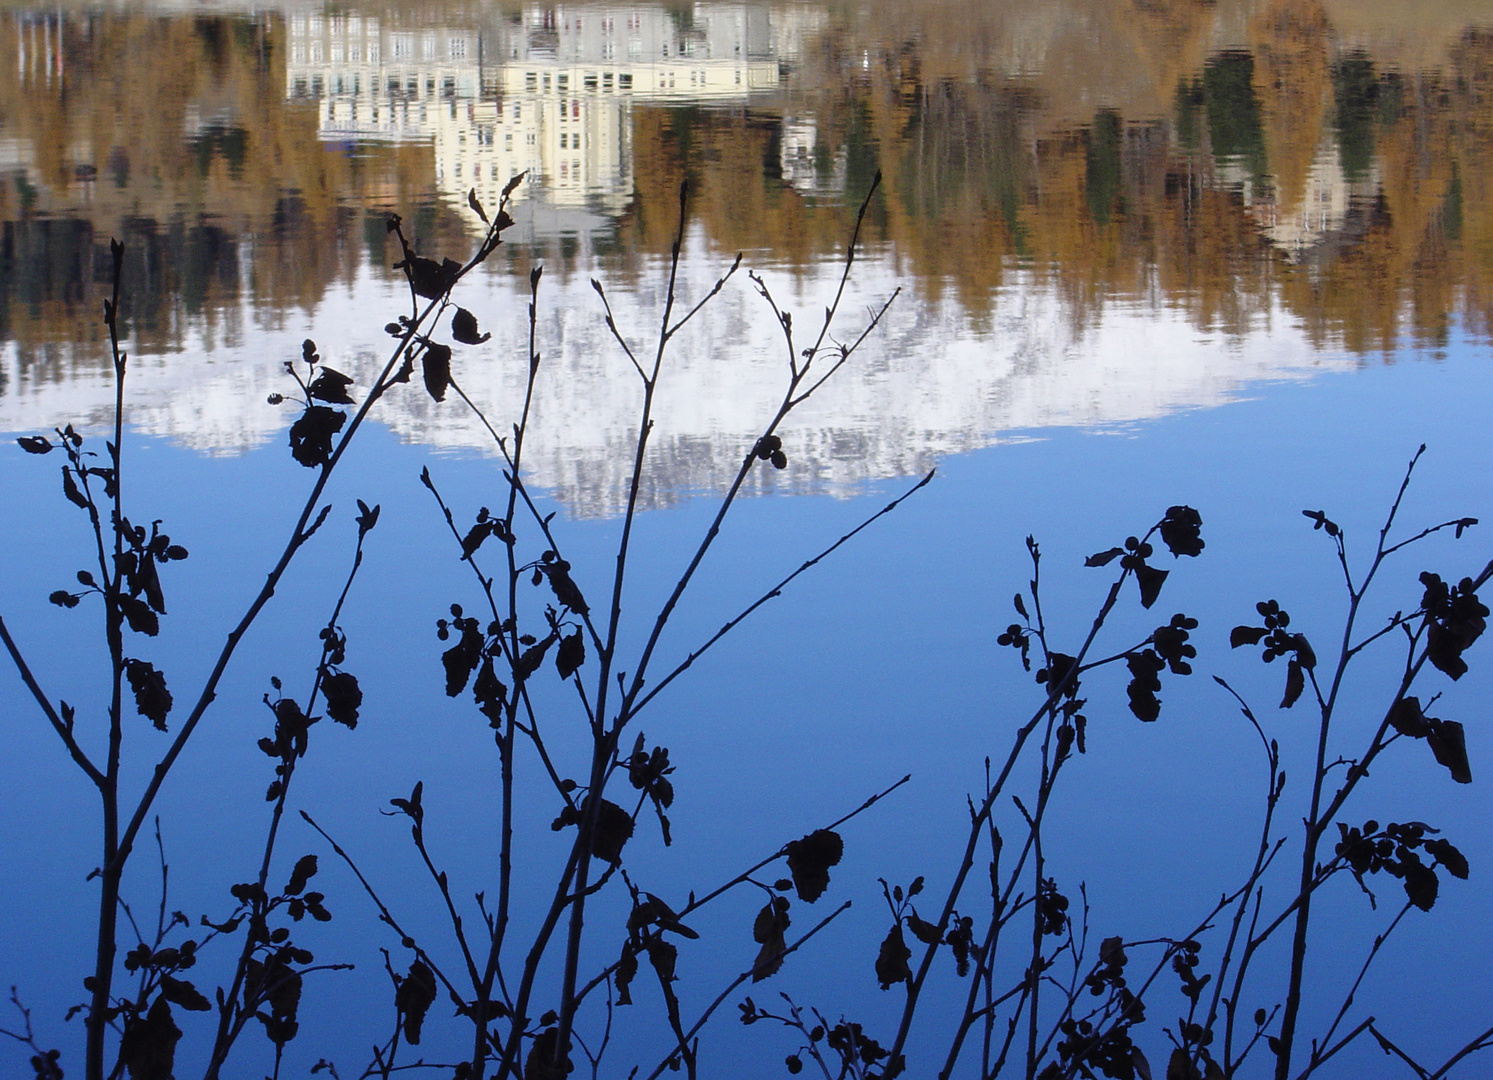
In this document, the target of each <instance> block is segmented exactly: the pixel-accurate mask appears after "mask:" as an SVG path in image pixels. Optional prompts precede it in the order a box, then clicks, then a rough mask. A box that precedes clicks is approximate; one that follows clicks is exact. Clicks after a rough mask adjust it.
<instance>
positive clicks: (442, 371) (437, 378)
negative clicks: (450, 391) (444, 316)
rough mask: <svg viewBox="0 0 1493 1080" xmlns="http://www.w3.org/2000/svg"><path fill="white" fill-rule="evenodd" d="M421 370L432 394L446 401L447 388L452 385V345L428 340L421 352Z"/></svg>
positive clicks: (428, 390)
mask: <svg viewBox="0 0 1493 1080" xmlns="http://www.w3.org/2000/svg"><path fill="white" fill-rule="evenodd" d="M420 371H421V374H422V375H423V376H424V378H425V389H426V391H427V392H429V394H430V396H431V397H432V398H434V399H435V400H436V401H445V400H446V388H447V387H449V386H450V385H451V346H449V345H442V344H440V343H439V342H435V341H432V342H428V343H427V344H426V346H425V349H424V351H423V352H421V353H420Z"/></svg>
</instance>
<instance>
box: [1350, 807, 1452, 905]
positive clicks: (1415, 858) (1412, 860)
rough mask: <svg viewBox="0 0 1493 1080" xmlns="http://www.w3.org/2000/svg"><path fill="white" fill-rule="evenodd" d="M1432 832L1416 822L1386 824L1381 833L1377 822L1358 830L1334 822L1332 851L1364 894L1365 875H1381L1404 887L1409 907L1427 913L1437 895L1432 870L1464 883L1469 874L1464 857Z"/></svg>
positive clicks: (1437, 886) (1435, 881)
mask: <svg viewBox="0 0 1493 1080" xmlns="http://www.w3.org/2000/svg"><path fill="white" fill-rule="evenodd" d="M1435 833H1436V830H1435V829H1433V828H1431V827H1430V826H1429V825H1425V824H1422V823H1421V822H1418V821H1410V822H1405V823H1404V824H1396V823H1395V822H1390V823H1389V824H1388V825H1386V826H1384V829H1383V830H1382V831H1381V830H1380V828H1379V823H1378V822H1377V821H1372V820H1370V821H1366V822H1364V823H1363V828H1361V829H1357V828H1350V827H1349V826H1347V825H1345V824H1343V823H1342V822H1338V834H1339V837H1340V839H1339V840H1338V844H1337V847H1336V849H1335V850H1336V853H1337V855H1338V857H1339V858H1341V859H1343V861H1344V862H1346V863H1347V864H1348V868H1349V870H1350V871H1352V873H1353V876H1354V878H1356V879H1357V880H1358V883H1359V885H1360V886H1363V887H1364V889H1365V891H1367V888H1368V887H1367V886H1366V885H1365V884H1364V880H1363V879H1364V876H1365V875H1368V874H1379V873H1385V874H1388V875H1389V876H1390V877H1393V878H1398V879H1399V880H1400V881H1401V882H1402V883H1403V884H1404V886H1405V896H1406V897H1407V898H1408V899H1409V901H1410V902H1411V903H1412V904H1414V905H1415V906H1416V907H1418V908H1420V909H1421V910H1422V911H1430V910H1431V908H1432V907H1434V906H1435V904H1436V897H1437V895H1438V893H1439V892H1440V881H1439V879H1438V878H1437V876H1436V867H1437V866H1441V867H1444V868H1445V869H1446V872H1447V873H1449V874H1451V876H1452V877H1454V878H1460V879H1462V880H1464V881H1465V880H1466V878H1467V875H1468V872H1469V868H1468V865H1467V859H1466V857H1465V856H1463V854H1462V853H1461V852H1460V851H1458V850H1457V849H1456V848H1455V847H1453V846H1452V844H1451V843H1450V842H1449V841H1447V840H1445V839H1442V838H1441V837H1439V836H1436V835H1434V834H1435ZM1422 852H1424V853H1425V854H1426V855H1428V856H1430V858H1431V865H1429V866H1428V865H1426V862H1425V860H1424V859H1422V858H1421V853H1422ZM1370 895H1371V896H1372V894H1370Z"/></svg>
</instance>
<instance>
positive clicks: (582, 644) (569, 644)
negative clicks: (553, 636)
mask: <svg viewBox="0 0 1493 1080" xmlns="http://www.w3.org/2000/svg"><path fill="white" fill-rule="evenodd" d="M585 662H586V641H585V638H583V637H582V636H581V629H580V627H576V629H575V633H573V634H567V635H566V636H565V637H562V638H561V639H560V647H559V648H558V649H557V650H555V670H556V671H558V672H559V673H560V678H562V679H568V678H570V677H571V676H572V675H574V674H575V673H576V669H577V668H579V667H580V666H581V665H582V664H584V663H585Z"/></svg>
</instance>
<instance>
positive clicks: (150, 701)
mask: <svg viewBox="0 0 1493 1080" xmlns="http://www.w3.org/2000/svg"><path fill="white" fill-rule="evenodd" d="M124 674H125V678H126V679H128V680H129V683H130V689H131V690H133V691H134V692H135V708H136V709H137V710H138V711H139V713H140V715H141V716H143V717H145V718H146V719H147V720H149V721H150V722H151V723H152V724H154V725H155V728H156V730H157V731H165V730H166V716H167V714H168V713H170V712H171V704H172V702H171V691H170V690H168V689H166V676H165V675H164V674H163V673H161V672H159V671H157V670H156V669H155V667H154V666H153V665H151V664H147V663H146V662H145V661H144V660H126V661H125V662H124ZM178 1004H180V1003H178ZM183 1007H185V1006H183Z"/></svg>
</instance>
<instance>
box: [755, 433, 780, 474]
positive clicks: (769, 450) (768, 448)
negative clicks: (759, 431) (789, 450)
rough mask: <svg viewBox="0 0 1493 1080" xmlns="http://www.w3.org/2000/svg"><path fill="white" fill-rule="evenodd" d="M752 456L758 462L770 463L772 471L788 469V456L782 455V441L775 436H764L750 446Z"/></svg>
mask: <svg viewBox="0 0 1493 1080" xmlns="http://www.w3.org/2000/svg"><path fill="white" fill-rule="evenodd" d="M752 456H753V457H755V458H756V459H757V460H758V461H770V462H772V467H773V468H774V469H786V468H787V467H788V455H787V454H785V453H783V440H782V439H780V438H778V437H777V436H776V435H764V436H762V438H760V439H758V440H757V442H756V443H755V445H753V446H752Z"/></svg>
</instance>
